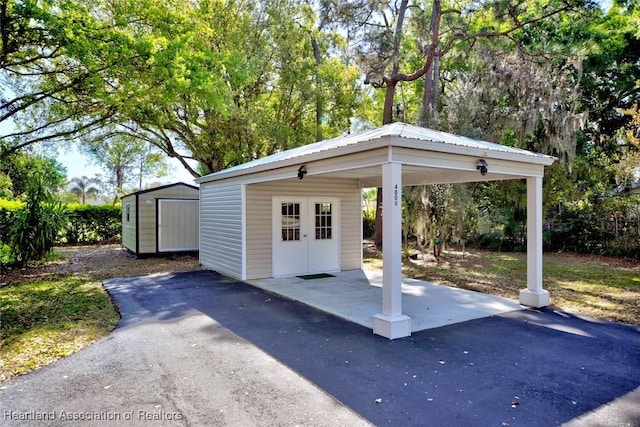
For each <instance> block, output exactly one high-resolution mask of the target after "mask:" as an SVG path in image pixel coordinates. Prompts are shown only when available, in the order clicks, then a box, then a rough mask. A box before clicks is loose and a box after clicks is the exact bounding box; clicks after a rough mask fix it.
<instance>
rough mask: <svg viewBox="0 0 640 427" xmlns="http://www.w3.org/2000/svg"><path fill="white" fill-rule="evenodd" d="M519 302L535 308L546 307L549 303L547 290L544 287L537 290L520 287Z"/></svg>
mask: <svg viewBox="0 0 640 427" xmlns="http://www.w3.org/2000/svg"><path fill="white" fill-rule="evenodd" d="M520 304H522V305H528V306H529V307H537V308H541V307H546V306H548V305H549V291H547V290H544V289H541V290H539V291H531V290H529V289H522V290H521V291H520Z"/></svg>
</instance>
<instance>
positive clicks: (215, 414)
mask: <svg viewBox="0 0 640 427" xmlns="http://www.w3.org/2000/svg"><path fill="white" fill-rule="evenodd" d="M105 286H106V287H107V289H108V290H109V292H110V293H111V295H112V297H113V298H114V300H115V302H116V303H117V305H118V306H119V308H120V311H121V314H122V320H121V322H120V324H119V325H118V327H117V328H116V330H115V331H114V332H113V333H112V334H111V335H109V336H108V337H106V338H104V339H102V340H100V341H99V342H97V343H95V344H94V345H92V346H91V347H89V348H88V349H85V350H83V351H81V352H79V353H77V354H75V355H73V356H71V357H68V358H66V359H63V360H61V361H59V362H57V363H55V364H53V365H51V366H48V367H45V368H43V369H40V370H38V371H35V372H33V373H31V374H28V375H25V376H22V377H19V378H16V379H14V380H12V381H9V382H7V383H4V384H2V386H1V387H0V425H21V426H22V425H38V426H40V425H105V424H107V425H109V423H108V422H107V421H113V423H112V425H149V426H151V425H154V426H156V425H190V426H205V425H206V426H211V425H233V426H248V425H278V426H280V425H302V426H347V425H348V426H354V425H368V424H369V423H371V424H375V425H380V426H384V425H388V426H399V425H402V426H410V425H422V426H456V425H458V426H470V425H473V426H503V425H509V426H552V425H559V424H563V423H568V422H573V423H574V424H576V425H602V426H608V425H631V426H640V328H638V327H632V326H628V325H620V324H614V323H607V322H600V321H593V320H589V319H581V318H577V317H574V316H571V315H568V314H565V313H557V312H553V311H550V310H544V311H532V310H526V311H520V312H513V313H508V314H505V315H500V316H493V317H488V318H484V319H478V320H472V321H468V322H464V323H459V324H456V325H451V326H446V327H442V328H437V329H431V330H427V331H423V332H418V333H414V334H413V335H412V336H411V337H409V338H404V339H400V340H395V341H389V340H387V339H385V338H382V337H378V336H375V335H372V334H371V331H370V330H369V329H366V328H364V327H361V326H358V325H355V324H353V323H349V322H346V321H343V320H340V319H338V318H335V317H333V316H331V315H327V314H324V313H322V312H319V311H317V310H315V309H313V308H310V307H307V306H304V305H301V304H299V303H295V302H293V301H289V300H284V299H281V298H279V297H276V296H274V295H271V294H268V293H265V292H264V291H261V290H259V289H256V288H254V287H251V286H249V285H247V284H244V283H240V282H233V281H228V280H226V279H225V278H223V277H222V276H220V275H218V274H216V273H214V272H206V271H199V272H190V273H176V274H171V275H163V276H151V277H142V278H127V279H115V280H110V281H108V282H107V283H106V284H105ZM593 411H596V412H593Z"/></svg>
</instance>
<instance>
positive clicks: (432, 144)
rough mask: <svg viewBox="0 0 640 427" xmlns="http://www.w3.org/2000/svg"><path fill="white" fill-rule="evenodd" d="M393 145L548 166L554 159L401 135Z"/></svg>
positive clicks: (541, 155) (536, 154)
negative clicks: (408, 137)
mask: <svg viewBox="0 0 640 427" xmlns="http://www.w3.org/2000/svg"><path fill="white" fill-rule="evenodd" d="M393 145H394V146H396V147H403V148H414V149H416V150H422V151H433V152H440V153H451V154H460V155H462V156H471V157H479V158H489V159H500V160H509V161H513V162H520V163H533V164H538V165H544V166H550V165H551V164H553V162H555V161H556V158H555V157H552V156H547V155H545V154H538V153H534V152H531V151H526V150H521V151H522V153H520V152H509V151H502V150H499V149H490V148H479V147H478V148H476V147H468V146H464V145H456V144H447V143H444V142H441V141H426V140H411V139H407V138H403V137H395V138H394V140H393ZM507 148H508V147H507ZM518 151H520V150H518Z"/></svg>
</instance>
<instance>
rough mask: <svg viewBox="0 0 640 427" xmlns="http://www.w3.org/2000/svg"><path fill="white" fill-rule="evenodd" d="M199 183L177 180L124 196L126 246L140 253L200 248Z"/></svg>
mask: <svg viewBox="0 0 640 427" xmlns="http://www.w3.org/2000/svg"><path fill="white" fill-rule="evenodd" d="M198 197H199V191H198V187H195V186H193V185H189V184H185V183H183V182H177V183H175V184H168V185H163V186H161V187H155V188H150V189H147V190H141V191H137V192H135V193H131V194H127V195H126V196H123V197H122V246H124V247H125V248H127V249H129V250H130V251H131V252H133V253H134V254H135V255H136V256H148V255H159V254H166V253H174V252H191V251H197V250H198V238H199V230H198V228H199V214H200V208H199V200H198Z"/></svg>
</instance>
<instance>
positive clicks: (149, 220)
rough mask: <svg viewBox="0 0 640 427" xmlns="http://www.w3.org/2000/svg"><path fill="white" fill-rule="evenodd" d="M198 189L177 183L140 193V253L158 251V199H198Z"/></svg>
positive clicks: (138, 225)
mask: <svg viewBox="0 0 640 427" xmlns="http://www.w3.org/2000/svg"><path fill="white" fill-rule="evenodd" d="M198 194H199V192H198V189H197V188H192V187H188V186H184V185H177V186H173V187H168V188H160V189H158V190H155V191H154V190H151V191H145V192H142V193H139V194H138V210H139V212H138V217H137V218H138V224H137V227H138V238H139V242H138V253H140V254H153V253H156V252H157V237H158V236H157V230H158V229H157V218H156V200H157V199H197V198H198Z"/></svg>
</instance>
